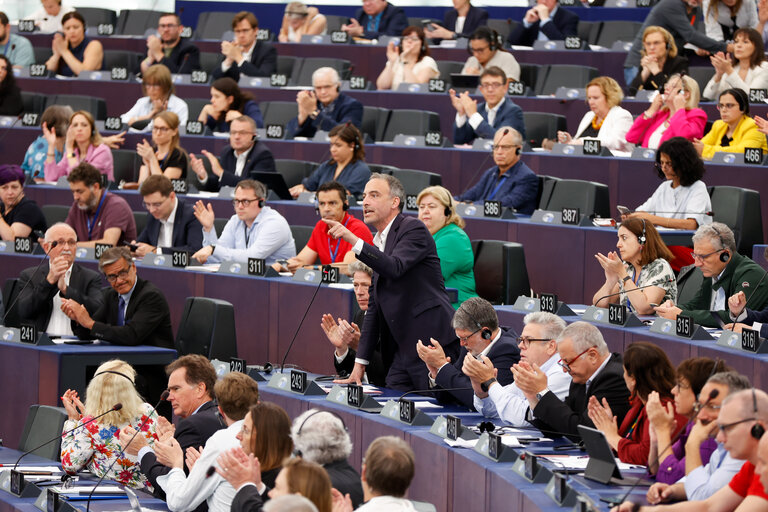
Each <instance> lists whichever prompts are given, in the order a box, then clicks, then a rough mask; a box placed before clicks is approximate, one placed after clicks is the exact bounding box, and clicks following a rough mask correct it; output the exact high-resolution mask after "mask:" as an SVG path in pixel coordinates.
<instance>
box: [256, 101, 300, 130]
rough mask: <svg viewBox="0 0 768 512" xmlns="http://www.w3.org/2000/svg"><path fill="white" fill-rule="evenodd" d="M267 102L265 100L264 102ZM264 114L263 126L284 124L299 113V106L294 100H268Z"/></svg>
mask: <svg viewBox="0 0 768 512" xmlns="http://www.w3.org/2000/svg"><path fill="white" fill-rule="evenodd" d="M264 103H267V102H264ZM268 103H269V105H268V106H267V108H266V110H265V111H264V112H263V113H262V115H263V116H264V126H267V125H270V124H279V125H282V126H285V125H287V124H288V122H289V121H290V120H291V119H293V118H294V117H296V116H298V115H299V107H298V106H297V105H296V102H295V101H270V102H268Z"/></svg>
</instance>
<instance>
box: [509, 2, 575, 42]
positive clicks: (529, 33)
mask: <svg viewBox="0 0 768 512" xmlns="http://www.w3.org/2000/svg"><path fill="white" fill-rule="evenodd" d="M539 24H540V23H539V22H538V21H537V22H536V23H532V24H531V26H530V27H528V28H525V26H524V25H523V22H522V21H520V24H519V25H517V26H516V27H515V28H514V29H512V31H511V32H510V33H509V37H508V38H507V41H508V42H509V44H516V45H519V46H533V42H534V41H536V39H537V38H538V37H539ZM578 28H579V17H578V16H576V15H575V14H574V13H572V12H570V11H567V10H565V9H564V8H563V6H558V7H557V11H555V15H554V16H553V17H552V21H550V22H547V23H545V24H544V25H543V26H542V27H541V31H542V32H544V35H546V36H547V37H548V38H549V39H550V40H553V41H557V40H563V39H565V38H566V37H568V36H575V35H577V34H578Z"/></svg>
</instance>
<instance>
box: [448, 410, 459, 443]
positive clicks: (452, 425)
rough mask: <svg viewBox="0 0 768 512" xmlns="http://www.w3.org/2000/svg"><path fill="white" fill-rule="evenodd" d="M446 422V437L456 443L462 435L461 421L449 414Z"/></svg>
mask: <svg viewBox="0 0 768 512" xmlns="http://www.w3.org/2000/svg"><path fill="white" fill-rule="evenodd" d="M445 421H446V423H445V425H446V426H445V437H447V438H448V439H450V440H451V441H455V440H456V439H458V438H459V436H460V435H461V419H460V418H457V417H456V416H452V415H450V414H449V415H447V416H446V417H445Z"/></svg>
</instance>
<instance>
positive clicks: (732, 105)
mask: <svg viewBox="0 0 768 512" xmlns="http://www.w3.org/2000/svg"><path fill="white" fill-rule="evenodd" d="M738 106H739V105H738V103H718V104H717V105H716V107H717V110H731V109H732V108H735V107H738Z"/></svg>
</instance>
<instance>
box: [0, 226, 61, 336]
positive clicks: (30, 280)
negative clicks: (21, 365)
mask: <svg viewBox="0 0 768 512" xmlns="http://www.w3.org/2000/svg"><path fill="white" fill-rule="evenodd" d="M57 245H59V242H57V241H55V240H54V241H53V242H51V248H50V249H48V252H46V253H45V257H44V258H43V259H41V260H40V263H38V264H37V266H36V267H35V271H34V272H32V276H31V277H30V278H29V280H28V281H27V282H26V283H24V286H22V287H21V290H19V293H17V294H16V297H15V298H14V299H13V302H11V303H10V305H9V306H8V308H7V309H6V310H5V315H3V325H5V319H6V318H8V314H9V313H10V312H11V310H12V309H13V306H15V305H16V303H17V302H19V298H21V294H22V293H23V292H24V290H26V289H27V286H29V283H31V282H32V279H33V278H34V277H35V274H37V271H38V270H40V266H41V265H42V264H43V263H44V262H45V261H47V260H48V255H49V254H50V253H51V251H52V250H53V248H54V247H56V246H57Z"/></svg>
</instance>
